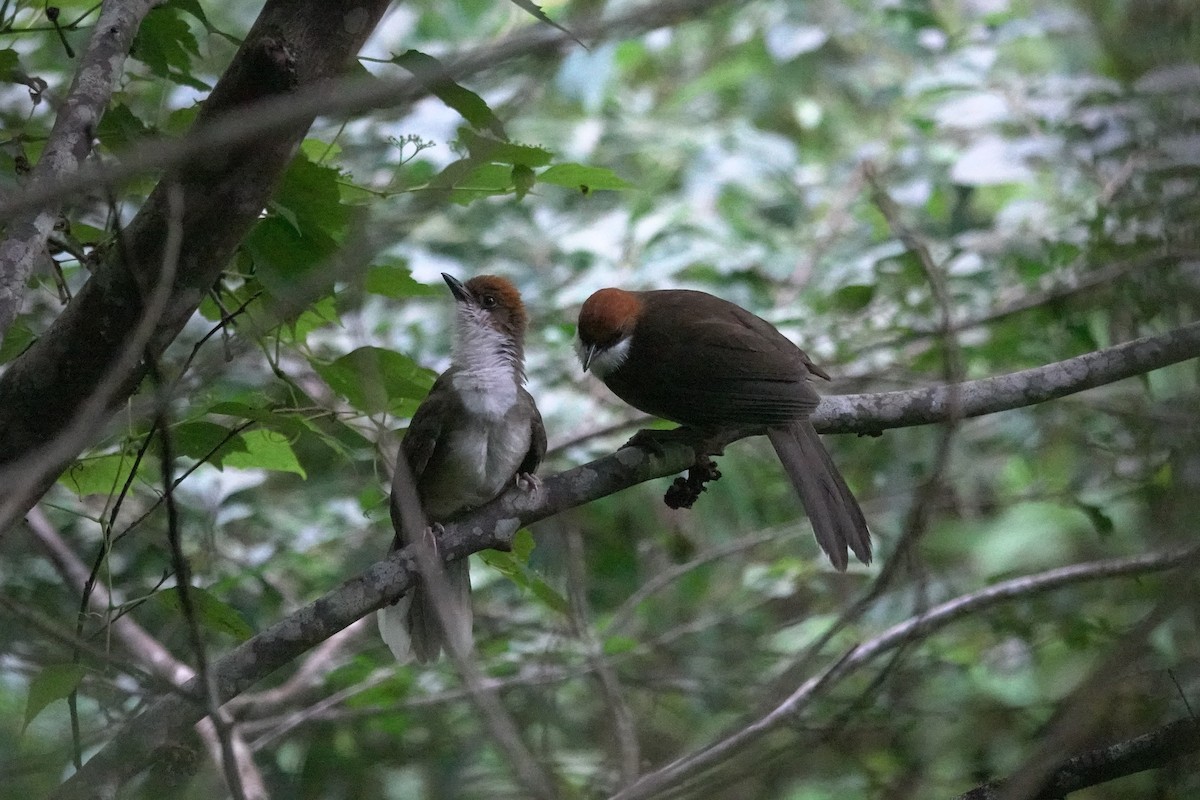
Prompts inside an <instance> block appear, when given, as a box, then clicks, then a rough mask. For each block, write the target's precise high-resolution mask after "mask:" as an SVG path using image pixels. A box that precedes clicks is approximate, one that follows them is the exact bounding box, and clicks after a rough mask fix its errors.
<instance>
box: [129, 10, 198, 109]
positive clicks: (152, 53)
mask: <svg viewBox="0 0 1200 800" xmlns="http://www.w3.org/2000/svg"><path fill="white" fill-rule="evenodd" d="M130 52H131V54H132V55H133V57H134V58H136V59H137V60H138V61H141V62H142V63H143V64H145V65H146V66H147V67H149V68H150V71H151V72H152V73H154V74H155V75H157V76H159V77H160V78H167V79H169V80H171V81H174V82H175V83H178V84H182V85H184V86H190V87H192V88H193V89H198V90H200V91H207V90H208V89H209V88H210V87H209V86H208V84H206V83H203V82H202V81H199V80H197V79H196V78H194V77H192V56H196V55H199V54H200V47H199V45H197V44H196V37H194V36H192V31H191V28H189V27H188V24H187V22H186V21H185V20H184V19H183V18H182V17H181V16H180V10H179V9H177V8H172V7H171V6H169V5H163V6H158V7H156V8H154V9H151V11H150V13H149V14H147V15H146V18H145V19H144V20H143V21H142V25H141V27H140V28H138V32H137V36H136V37H135V38H134V40H133V48H132V49H131V51H130Z"/></svg>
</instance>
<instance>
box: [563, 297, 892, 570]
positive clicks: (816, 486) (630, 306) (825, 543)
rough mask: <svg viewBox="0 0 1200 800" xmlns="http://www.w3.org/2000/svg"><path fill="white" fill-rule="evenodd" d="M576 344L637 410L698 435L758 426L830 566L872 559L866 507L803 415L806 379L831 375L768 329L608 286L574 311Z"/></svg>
mask: <svg viewBox="0 0 1200 800" xmlns="http://www.w3.org/2000/svg"><path fill="white" fill-rule="evenodd" d="M576 346H577V348H578V353H579V359H580V363H581V364H582V366H583V369H584V371H585V372H589V371H590V372H591V373H592V374H593V375H595V376H596V377H597V378H599V379H600V380H602V381H603V382H604V383H605V384H606V385H607V386H608V388H609V389H611V390H612V392H613V393H614V394H615V395H617V397H620V398H621V399H622V400H624V401H625V402H626V403H628V404H629V405H631V406H633V407H634V408H636V409H639V410H641V411H645V412H646V413H648V414H653V415H654V416H656V417H662V418H663V419H666V420H670V421H672V422H677V423H680V424H681V425H683V426H685V427H686V428H690V429H694V430H695V431H696V432H698V433H716V432H719V431H722V430H727V429H732V428H746V427H761V428H764V429H765V432H766V434H767V437H768V438H769V439H770V440H771V444H772V445H773V446H774V448H775V452H776V454H777V455H778V456H779V460H780V462H782V464H783V467H784V471H785V472H786V473H787V475H788V477H789V479H790V480H791V482H792V485H793V486H794V487H795V489H796V492H797V494H798V495H799V496H800V501H801V503H803V505H804V509H805V511H806V512H807V513H808V517H809V520H810V521H811V522H812V527H813V533H814V534H815V535H816V538H817V543H818V544H820V546H821V549H822V550H824V551H825V553H826V554H827V555H828V556H829V560H830V561H831V562H832V563H833V565H834V567H836V568H837V569H839V570H844V569H846V566H847V563H848V561H849V559H848V555H847V550H848V549H849V550H850V551H853V553H854V555H855V556H857V557H858V559H859V560H860V561H862V562H863V563H870V561H871V534H870V531H869V530H868V528H867V522H866V519H865V518H864V516H863V513H862V509H861V508H859V505H858V501H857V500H856V499H855V498H854V495H853V493H851V491H850V488H849V487H848V486H847V485H846V481H845V479H844V478H843V477H842V474H841V472H839V471H838V468H837V466H836V465H835V464H834V463H833V459H831V458H830V457H829V452H828V451H827V450H826V449H825V446H824V444H822V442H821V438H820V436H819V435H818V434H817V431H816V429H815V428H813V426H812V423H811V422H809V419H808V417H809V415H810V414H811V413H812V412H813V411H815V410H816V408H817V405H818V403H820V399H821V398H820V396H819V395H818V394H817V392H816V389H814V388H813V385H812V379H813V377H814V376H815V377H821V378H825V379H826V380H828V379H829V376H828V375H827V374H826V373H825V371H824V370H822V369H821V368H820V367H818V366H817V365H816V364H814V363H813V362H812V360H811V359H810V358H809V357H808V355H807V354H806V353H805V352H804V351H803V350H801V349H800V348H799V347H797V346H796V345H795V344H793V343H792V341H791V340H789V339H788V338H787V337H786V336H784V335H783V334H782V333H780V332H779V331H778V330H777V329H776V328H775V326H774V325H772V324H771V323H769V322H767V321H766V320H764V319H762V318H761V317H759V316H756V315H755V314H752V313H750V312H749V311H747V310H746V309H744V308H741V307H740V306H737V305H735V304H733V303H730V302H728V301H727V300H722V299H721V298H719V297H714V296H713V295H711V294H707V293H705V292H697V291H690V290H685V289H662V290H657V291H643V292H631V291H626V290H624V289H617V288H608V289H601V290H599V291H597V292H595V293H594V294H592V295H591V296H590V297H589V298H588V299H587V300H586V301H585V302H584V304H583V307H582V308H581V309H580V312H579V325H578V340H577V342H576ZM635 441H636V437H635ZM705 455H707V454H705Z"/></svg>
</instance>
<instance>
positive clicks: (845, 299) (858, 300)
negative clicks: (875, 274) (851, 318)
mask: <svg viewBox="0 0 1200 800" xmlns="http://www.w3.org/2000/svg"><path fill="white" fill-rule="evenodd" d="M874 297H875V287H874V286H873V285H870V284H851V285H850V286H843V287H842V288H840V289H838V290H837V291H836V292H834V293H833V298H832V299H833V307H834V308H835V309H837V310H838V311H845V312H851V313H852V312H855V311H862V310H863V309H864V308H866V307H867V306H868V305H870V304H871V300H872V299H873V298H874Z"/></svg>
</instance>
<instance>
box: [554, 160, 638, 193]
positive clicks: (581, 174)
mask: <svg viewBox="0 0 1200 800" xmlns="http://www.w3.org/2000/svg"><path fill="white" fill-rule="evenodd" d="M537 179H538V180H539V181H540V182H542V183H550V184H553V185H555V186H565V187H567V188H568V189H578V190H580V191H582V192H584V193H585V194H586V193H588V192H591V191H594V190H597V189H606V190H617V189H632V188H633V184H632V183H629V182H628V181H626V180H625V179H623V178H621V177H619V176H618V175H617V174H616V173H615V172H613V171H612V170H610V169H605V168H604V167H589V166H587V165H585V164H555V165H554V166H553V167H550V169H548V170H546V171H545V172H542V173H541V174H539V175H538V176H537Z"/></svg>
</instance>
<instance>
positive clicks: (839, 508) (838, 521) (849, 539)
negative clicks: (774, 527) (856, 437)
mask: <svg viewBox="0 0 1200 800" xmlns="http://www.w3.org/2000/svg"><path fill="white" fill-rule="evenodd" d="M767 436H768V438H770V440H771V444H772V445H773V446H774V447H775V452H776V453H777V454H778V455H779V460H780V462H782V463H783V469H784V471H785V472H787V474H788V477H789V478H790V479H791V481H792V485H793V486H794V487H796V493H797V494H799V495H800V502H801V503H803V504H804V511H805V512H806V513H807V514H808V519H809V521H810V522H812V527H813V533H814V534H815V535H816V537H817V544H819V545H821V549H822V550H824V551H825V553H826V555H828V556H829V560H830V561H831V562H833V566H834V567H836V568H837V569H839V570H844V569H845V568H846V565H847V563H848V562H849V558H848V556H847V553H846V550H847V548H849V549H850V550H852V551H854V555H855V556H856V557H857V558H858V560H859V561H861V562H863V563H864V564H870V563H871V532H870V531H869V530H868V529H867V520H866V518H865V517H863V513H862V509H861V508H859V507H858V501H857V500H855V499H854V495H853V494H851V493H850V487H848V486H847V485H846V480H845V479H844V478H843V477H842V473H840V472H838V468H837V465H835V464H834V463H833V459H832V458H830V457H829V451H827V450H826V449H825V445H824V444H822V443H821V437H820V436H819V435H818V434H817V430H816V428H814V427H813V426H812V423H810V422H809V421H808V420H800V421H798V422H793V423H792V424H790V425H788V426H787V427H783V428H769V429H768V430H767Z"/></svg>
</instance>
